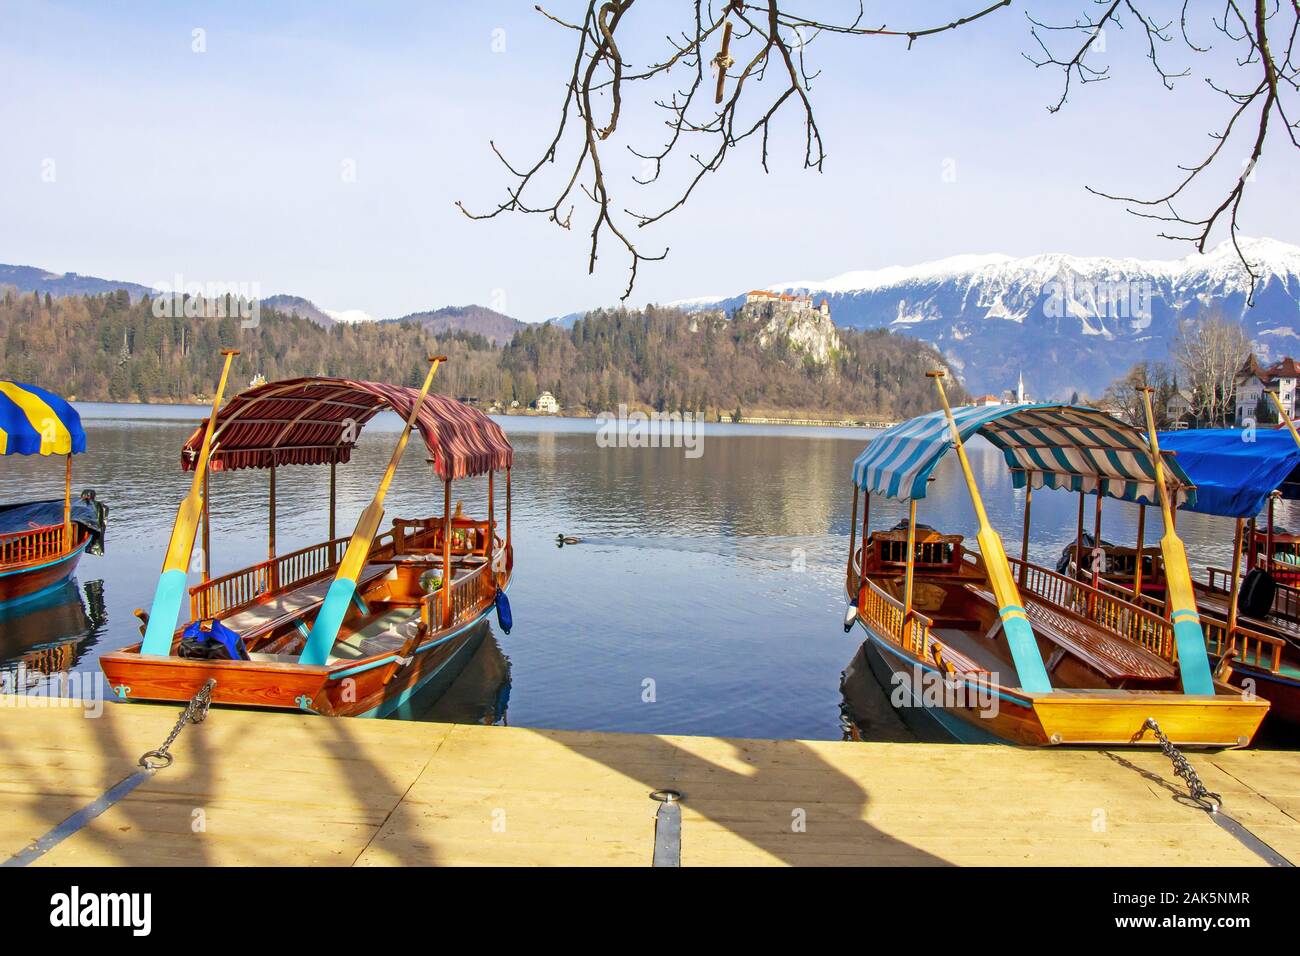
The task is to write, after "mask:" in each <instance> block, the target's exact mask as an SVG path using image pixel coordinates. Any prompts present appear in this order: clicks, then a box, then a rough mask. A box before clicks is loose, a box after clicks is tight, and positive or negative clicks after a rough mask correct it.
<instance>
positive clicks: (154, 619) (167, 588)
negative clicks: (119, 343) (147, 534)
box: [140, 349, 239, 654]
mask: <svg viewBox="0 0 1300 956" xmlns="http://www.w3.org/2000/svg"><path fill="white" fill-rule="evenodd" d="M221 354H222V355H224V356H225V357H226V362H225V365H224V367H223V368H222V369H221V381H220V382H218V383H217V394H216V395H215V396H213V398H212V414H211V415H209V416H208V427H207V428H206V429H205V430H204V432H203V444H202V445H200V446H199V457H198V458H197V459H196V460H195V462H194V478H193V480H192V481H191V482H190V493H189V494H188V495H186V496H185V500H184V501H182V502H181V506H180V507H179V508H178V509H177V510H176V521H175V523H174V524H173V525H172V537H171V541H170V543H168V545H167V554H166V556H165V557H164V558H163V567H162V574H160V575H159V576H158V587H157V589H155V591H154V593H153V605H152V606H151V607H150V609H149V618H148V624H147V625H146V626H145V629H144V643H143V644H141V645H140V653H141V654H170V653H171V650H172V635H173V634H174V633H175V631H176V618H177V616H178V615H179V614H180V610H181V604H182V602H183V601H184V598H185V584H186V582H187V580H188V578H187V575H188V573H189V569H190V555H191V554H192V553H193V551H194V534H195V532H196V531H197V530H198V527H199V519H200V518H201V517H202V516H203V476H204V475H205V474H206V473H207V470H208V458H209V457H210V456H211V454H212V431H213V429H214V428H215V427H216V424H217V412H218V411H220V410H221V398H222V396H223V395H224V394H225V392H226V379H227V378H229V377H230V363H231V361H233V360H234V357H235V356H236V355H238V354H239V350H238V349H222V350H221Z"/></svg>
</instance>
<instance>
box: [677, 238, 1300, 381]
mask: <svg viewBox="0 0 1300 956" xmlns="http://www.w3.org/2000/svg"><path fill="white" fill-rule="evenodd" d="M1239 242H1240V243H1241V246H1242V250H1243V252H1244V253H1245V254H1246V256H1247V259H1248V260H1250V261H1251V262H1252V264H1253V265H1255V266H1256V267H1257V269H1258V271H1259V274H1260V281H1259V283H1258V285H1257V286H1256V289H1255V299H1254V302H1255V304H1254V306H1253V307H1251V306H1248V305H1247V303H1246V299H1247V294H1248V291H1249V288H1250V282H1249V276H1248V275H1247V273H1246V270H1245V269H1244V268H1243V267H1242V266H1241V263H1240V262H1239V261H1238V259H1237V253H1236V250H1235V248H1234V247H1233V246H1232V243H1231V242H1230V241H1225V242H1223V243H1220V244H1219V245H1218V246H1216V247H1215V248H1214V249H1212V250H1210V251H1209V252H1207V253H1205V254H1203V255H1202V254H1197V253H1193V254H1192V255H1189V256H1186V257H1184V258H1181V259H1173V260H1150V259H1137V258H1131V257H1130V258H1120V257H1105V256H1074V255H1070V254H1066V253H1043V254H1039V255H1035V256H1023V257H1013V256H1006V255H1002V254H998V253H989V254H974V255H961V256H952V257H949V258H946V259H939V260H935V261H932V262H926V263H920V264H918V265H915V266H888V267H885V268H882V269H868V270H857V271H853V272H846V273H842V274H841V275H838V276H833V277H831V278H829V279H821V280H807V279H803V280H792V281H787V282H781V283H774V284H772V285H769V286H764V287H762V288H764V289H766V290H769V291H779V292H794V293H800V294H808V295H812V296H813V297H815V298H817V299H818V300H820V299H821V298H823V297H824V298H826V299H827V300H828V301H829V302H830V306H831V314H832V317H833V319H834V322H835V324H836V325H837V326H847V327H850V328H858V329H873V328H889V329H892V330H894V331H899V332H904V333H906V334H908V335H911V336H913V337H915V338H918V339H920V340H921V341H923V342H926V343H928V344H930V345H933V346H935V347H936V348H938V349H940V351H941V352H942V353H943V354H944V355H945V356H946V357H947V358H948V359H949V360H950V361H952V363H953V364H954V365H955V366H956V367H957V368H958V369H960V370H961V371H962V375H963V378H964V380H965V381H966V384H967V386H968V387H969V388H971V389H972V390H973V391H976V392H980V391H991V392H994V393H1000V392H1002V391H1003V390H1005V389H1006V388H1008V387H1009V385H1010V384H1011V383H1013V382H1014V381H1015V379H1016V377H1017V375H1018V373H1019V371H1020V370H1022V369H1023V371H1024V373H1025V378H1026V382H1027V384H1028V385H1029V388H1030V391H1031V392H1033V393H1034V394H1035V395H1037V396H1040V397H1068V395H1069V394H1070V392H1071V391H1073V390H1079V391H1082V392H1084V393H1086V394H1093V395H1099V394H1100V393H1101V391H1102V390H1103V389H1104V388H1105V386H1106V384H1108V383H1109V382H1110V381H1111V380H1113V379H1114V378H1116V377H1117V376H1119V375H1121V374H1122V373H1123V372H1124V371H1125V370H1127V369H1128V368H1129V367H1130V366H1131V365H1132V364H1133V363H1134V362H1136V361H1139V360H1142V359H1155V360H1163V359H1165V358H1167V357H1168V351H1169V345H1170V343H1171V341H1172V340H1173V337H1174V335H1175V334H1176V332H1177V327H1178V323H1179V322H1180V321H1182V320H1184V319H1192V318H1198V317H1202V316H1205V315H1208V314H1214V313H1217V314H1220V315H1223V316H1224V317H1228V318H1233V319H1236V320H1238V321H1241V322H1242V323H1243V325H1245V326H1246V332H1247V335H1248V336H1249V337H1250V338H1251V339H1252V340H1254V341H1256V342H1257V343H1259V345H1260V346H1261V349H1262V350H1263V351H1264V352H1265V353H1266V354H1272V353H1277V354H1279V355H1280V354H1282V353H1284V352H1286V351H1287V350H1288V349H1297V348H1300V342H1298V343H1295V344H1292V343H1291V342H1290V340H1291V339H1300V246H1295V245H1291V244H1289V243H1285V242H1281V241H1279V240H1276V239H1241V240H1239ZM744 298H745V297H744V295H743V294H740V295H734V296H730V297H726V298H723V299H716V298H712V297H696V298H692V299H685V300H678V301H676V302H673V303H670V305H674V306H677V307H680V308H683V309H687V310H702V309H712V308H724V309H732V308H735V307H737V306H738V305H739V304H740V303H742V302H743V301H744Z"/></svg>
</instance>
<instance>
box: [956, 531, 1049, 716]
mask: <svg viewBox="0 0 1300 956" xmlns="http://www.w3.org/2000/svg"><path fill="white" fill-rule="evenodd" d="M975 540H976V541H977V542H978V543H979V546H980V554H981V555H982V556H983V557H984V567H985V569H986V570H987V571H988V575H989V584H990V585H991V586H992V588H993V595H994V597H996V598H997V600H998V615H999V616H1000V617H1001V619H1002V633H1003V634H1005V635H1006V638H1007V646H1008V647H1009V648H1010V649H1011V658H1012V660H1013V661H1015V664H1016V672H1017V675H1018V676H1019V680H1020V687H1021V689H1022V690H1026V691H1029V692H1030V693H1032V694H1046V693H1049V692H1050V691H1051V689H1052V682H1051V680H1050V679H1049V678H1048V676H1047V668H1046V667H1045V666H1044V665H1043V656H1042V654H1040V653H1039V650H1038V640H1037V639H1036V638H1035V637H1034V629H1033V628H1032V627H1030V625H1029V619H1028V618H1027V617H1026V616H1025V609H1024V608H1023V607H1022V606H1021V605H1020V589H1019V588H1017V587H1016V583H1015V581H1014V580H1013V579H1012V577H1011V566H1010V564H1009V563H1008V562H1007V554H1006V550H1005V549H1004V548H1003V546H1002V538H1001V537H1000V536H999V535H998V533H997V532H996V531H994V530H993V528H991V527H985V528H982V529H981V530H980V532H979V533H978V534H977V535H976V536H975Z"/></svg>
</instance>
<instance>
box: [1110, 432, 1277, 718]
mask: <svg viewBox="0 0 1300 956" xmlns="http://www.w3.org/2000/svg"><path fill="white" fill-rule="evenodd" d="M1248 437H1249V439H1250V440H1245V437H1244V433H1243V432H1242V431H1239V430H1237V429H1196V430H1188V431H1179V432H1168V433H1162V434H1161V436H1160V442H1161V444H1162V446H1164V447H1165V448H1166V449H1168V450H1169V451H1171V452H1174V453H1175V454H1176V455H1177V456H1178V457H1177V460H1178V462H1179V463H1180V464H1181V465H1182V467H1183V469H1184V470H1185V471H1186V473H1187V474H1188V475H1189V476H1190V477H1191V479H1192V481H1194V482H1195V483H1196V489H1197V493H1196V499H1195V500H1194V501H1193V502H1190V503H1187V504H1184V505H1183V510H1186V511H1195V512H1199V513H1201V514H1208V515H1217V516H1219V517H1224V518H1230V519H1232V520H1233V522H1234V526H1235V531H1234V535H1233V547H1232V554H1233V557H1232V567H1231V568H1219V567H1209V568H1206V580H1205V582H1204V583H1201V582H1197V585H1196V601H1197V605H1198V606H1199V608H1200V611H1201V616H1202V619H1203V620H1204V621H1205V622H1206V637H1207V638H1208V639H1209V642H1210V654H1211V656H1212V657H1213V658H1214V659H1215V660H1224V659H1226V661H1227V665H1226V666H1227V667H1228V668H1229V669H1230V675H1229V680H1230V681H1231V682H1232V683H1233V684H1234V685H1236V686H1238V687H1242V688H1244V689H1246V690H1250V691H1253V692H1255V693H1257V694H1259V695H1260V696H1261V697H1264V698H1265V699H1267V700H1268V701H1270V702H1271V704H1272V707H1271V708H1270V710H1269V723H1270V724H1271V725H1272V724H1278V723H1285V724H1290V725H1292V726H1293V727H1295V726H1297V725H1300V590H1298V589H1297V588H1296V587H1294V586H1293V584H1292V583H1288V582H1292V581H1293V580H1294V578H1293V577H1292V575H1293V574H1294V572H1295V570H1296V568H1295V567H1294V566H1293V565H1292V564H1291V563H1290V560H1289V558H1288V557H1287V554H1288V551H1287V548H1286V544H1285V542H1283V543H1282V545H1281V546H1280V547H1279V546H1278V544H1277V542H1278V539H1279V538H1280V537H1281V536H1280V535H1279V534H1277V532H1276V529H1275V524H1274V520H1273V517H1274V514H1273V513H1274V504H1275V502H1276V501H1278V500H1279V499H1281V500H1290V501H1295V500H1300V443H1298V442H1297V441H1296V440H1294V439H1293V438H1292V436H1291V435H1290V434H1288V433H1287V432H1285V431H1282V432H1279V431H1264V430H1260V431H1257V432H1255V433H1254V434H1253V435H1250V436H1248ZM1261 512H1263V513H1265V514H1266V518H1265V527H1264V528H1263V529H1260V528H1259V527H1258V524H1259V520H1258V519H1259V516H1260V514H1261ZM1243 564H1244V567H1243ZM1259 579H1262V580H1259ZM1105 586H1107V587H1108V589H1110V590H1114V591H1116V592H1117V593H1120V594H1121V596H1123V597H1125V598H1128V599H1132V592H1131V589H1129V590H1124V588H1123V585H1122V584H1119V585H1117V584H1116V583H1115V582H1111V583H1110V584H1109V585H1105ZM1140 603H1142V604H1143V605H1144V606H1147V607H1149V608H1151V609H1154V610H1160V609H1161V608H1162V607H1163V605H1162V604H1161V602H1160V601H1159V600H1158V599H1157V598H1153V597H1152V596H1151V595H1150V594H1147V593H1144V595H1143V598H1142V600H1141V602H1140Z"/></svg>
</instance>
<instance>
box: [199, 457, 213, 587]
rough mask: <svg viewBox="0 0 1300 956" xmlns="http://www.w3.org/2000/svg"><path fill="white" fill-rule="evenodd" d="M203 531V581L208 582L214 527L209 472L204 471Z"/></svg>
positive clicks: (210, 577)
mask: <svg viewBox="0 0 1300 956" xmlns="http://www.w3.org/2000/svg"><path fill="white" fill-rule="evenodd" d="M200 527H201V530H202V532H203V544H202V545H201V546H200V550H202V552H203V583H204V584H207V583H208V581H210V580H212V559H211V551H212V528H211V526H210V525H209V518H208V473H207V472H206V471H205V472H204V473H203V524H202V525H201V526H200Z"/></svg>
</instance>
